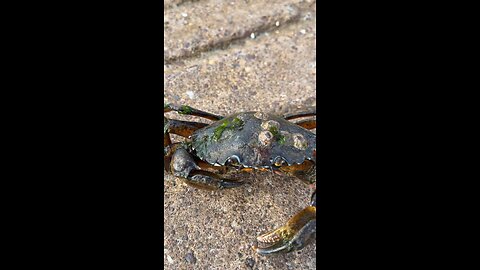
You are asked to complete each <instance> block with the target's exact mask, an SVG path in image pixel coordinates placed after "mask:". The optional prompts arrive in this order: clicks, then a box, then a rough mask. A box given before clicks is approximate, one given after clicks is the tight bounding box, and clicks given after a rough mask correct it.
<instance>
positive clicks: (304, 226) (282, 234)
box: [253, 192, 317, 255]
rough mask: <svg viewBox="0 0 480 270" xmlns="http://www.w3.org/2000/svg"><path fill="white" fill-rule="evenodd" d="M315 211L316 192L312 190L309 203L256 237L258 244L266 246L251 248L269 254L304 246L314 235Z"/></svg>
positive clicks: (285, 251) (298, 248)
mask: <svg viewBox="0 0 480 270" xmlns="http://www.w3.org/2000/svg"><path fill="white" fill-rule="evenodd" d="M316 213H317V210H316V192H314V193H313V195H312V199H311V202H310V205H309V206H308V207H306V208H305V209H303V210H302V211H300V212H298V213H297V214H296V215H295V216H293V217H292V218H290V220H288V221H287V223H286V224H285V225H284V226H282V227H280V228H278V229H276V230H274V231H272V232H269V233H266V234H263V235H261V236H259V237H257V241H258V242H259V244H261V245H266V247H258V246H254V247H253V249H254V250H255V251H256V252H257V253H258V254H261V255H269V254H276V253H287V252H291V251H294V250H300V249H302V248H304V247H305V246H307V245H308V244H309V243H310V241H312V240H313V238H314V236H315V233H316V230H317V219H316Z"/></svg>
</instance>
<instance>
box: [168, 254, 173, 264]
mask: <svg viewBox="0 0 480 270" xmlns="http://www.w3.org/2000/svg"><path fill="white" fill-rule="evenodd" d="M167 261H168V263H170V264H173V259H172V257H170V255H167Z"/></svg>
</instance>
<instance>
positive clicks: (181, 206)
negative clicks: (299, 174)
mask: <svg viewBox="0 0 480 270" xmlns="http://www.w3.org/2000/svg"><path fill="white" fill-rule="evenodd" d="M164 7H165V11H164V15H165V19H164V31H165V35H164V41H165V48H164V59H165V60H164V87H165V93H164V94H165V100H164V102H167V103H176V104H185V105H190V106H192V107H195V108H198V109H201V110H205V111H209V112H212V113H215V114H222V115H228V114H231V113H234V112H240V111H264V112H276V113H286V112H295V111H301V110H304V109H306V108H310V107H312V106H315V102H316V95H315V88H316V26H315V23H316V7H315V1H298V0H297V1H294V0H283V1H263V0H261V1H260V0H259V1H219V0H209V1H207V0H205V1H179V0H177V1H175V0H171V1H166V0H165V1H164ZM167 116H168V117H170V118H176V119H188V120H196V121H201V122H208V120H201V119H198V118H191V117H187V116H180V115H177V114H175V113H168V114H167ZM175 139H176V140H181V138H178V137H175ZM246 179H247V181H249V184H247V185H245V186H243V187H240V188H236V189H233V190H227V191H215V192H208V191H203V190H197V189H194V188H191V187H189V186H187V185H185V184H184V183H182V182H181V181H180V180H179V179H176V178H175V177H173V176H171V175H166V176H165V179H164V182H165V194H164V199H165V204H164V211H165V219H164V224H165V226H164V232H165V239H164V245H165V250H164V251H165V257H164V267H165V269H315V263H316V259H315V254H316V246H315V244H313V245H311V246H309V247H307V248H305V249H304V250H302V251H298V252H294V253H290V254H285V255H279V256H274V257H262V256H258V255H256V254H255V252H253V250H252V249H251V246H252V245H253V244H254V243H255V238H256V236H258V235H259V234H261V233H264V232H267V231H269V230H271V229H273V228H275V227H278V226H281V225H283V224H284V223H285V221H286V220H288V218H289V217H291V216H292V215H293V214H295V213H296V212H297V211H299V210H300V209H303V208H304V207H305V206H306V204H307V203H308V202H309V198H310V195H311V190H310V189H309V188H308V187H307V186H306V185H305V184H303V183H302V182H300V181H298V180H296V179H292V178H288V177H281V176H277V175H272V174H271V173H259V174H255V175H248V176H246Z"/></svg>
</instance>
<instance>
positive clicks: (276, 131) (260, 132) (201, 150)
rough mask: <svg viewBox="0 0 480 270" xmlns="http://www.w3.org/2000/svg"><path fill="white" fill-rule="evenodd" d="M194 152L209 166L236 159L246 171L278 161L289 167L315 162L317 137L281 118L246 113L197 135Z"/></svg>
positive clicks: (197, 132)
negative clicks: (247, 168) (305, 162)
mask: <svg viewBox="0 0 480 270" xmlns="http://www.w3.org/2000/svg"><path fill="white" fill-rule="evenodd" d="M191 139H192V149H193V150H194V151H195V154H196V156H197V157H199V158H200V159H201V160H204V161H206V162H208V163H210V164H215V165H225V163H226V162H227V160H229V159H230V158H235V159H237V161H238V162H239V163H240V165H242V166H244V167H253V168H268V167H272V166H273V164H274V163H275V161H276V160H277V159H278V158H282V159H283V160H284V161H286V163H287V164H288V165H292V164H301V163H303V162H304V161H305V160H313V159H314V156H313V153H314V151H315V150H316V135H315V134H314V133H312V132H310V131H309V130H307V129H305V128H302V127H300V126H298V125H296V124H294V123H292V122H289V121H287V120H285V119H283V118H282V117H280V116H276V115H272V114H266V113H259V112H244V113H238V114H234V115H232V116H229V117H226V118H224V119H222V120H220V121H218V122H216V123H214V124H212V125H210V126H207V127H204V128H202V129H199V130H197V131H195V132H194V133H193V134H192V136H191Z"/></svg>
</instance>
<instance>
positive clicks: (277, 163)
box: [273, 157, 287, 167]
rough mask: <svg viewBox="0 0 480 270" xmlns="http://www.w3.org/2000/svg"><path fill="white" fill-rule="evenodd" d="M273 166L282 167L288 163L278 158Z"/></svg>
mask: <svg viewBox="0 0 480 270" xmlns="http://www.w3.org/2000/svg"><path fill="white" fill-rule="evenodd" d="M273 165H275V166H276V167H282V166H285V165H287V161H286V160H285V159H284V158H282V157H276V158H275V159H274V161H273Z"/></svg>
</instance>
